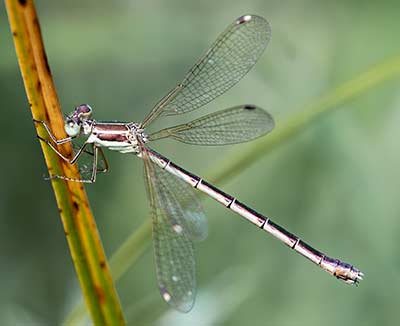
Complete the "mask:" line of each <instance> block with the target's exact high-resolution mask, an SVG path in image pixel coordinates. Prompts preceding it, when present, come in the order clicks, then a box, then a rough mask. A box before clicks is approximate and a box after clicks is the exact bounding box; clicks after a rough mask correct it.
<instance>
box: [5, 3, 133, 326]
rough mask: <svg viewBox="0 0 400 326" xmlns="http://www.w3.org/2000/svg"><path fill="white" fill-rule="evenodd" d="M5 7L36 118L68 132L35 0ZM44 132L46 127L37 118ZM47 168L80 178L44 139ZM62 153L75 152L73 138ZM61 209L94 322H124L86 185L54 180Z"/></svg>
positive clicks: (59, 133)
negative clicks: (48, 59)
mask: <svg viewBox="0 0 400 326" xmlns="http://www.w3.org/2000/svg"><path fill="white" fill-rule="evenodd" d="M5 3H6V8H7V13H8V18H9V23H10V28H11V31H12V34H13V39H14V44H15V49H16V53H17V58H18V62H19V66H20V69H21V74H22V78H23V80H24V85H25V90H26V93H27V97H28V101H29V106H30V108H31V110H32V115H33V117H34V119H36V120H42V121H45V122H46V123H47V124H48V125H49V127H50V128H51V130H53V131H54V132H55V134H56V136H57V137H59V138H63V137H65V133H64V120H63V116H62V113H61V109H60V104H59V101H58V97H57V94H56V91H55V87H54V83H53V80H52V77H51V72H50V67H49V64H48V61H47V57H46V53H45V50H44V45H43V40H42V37H41V33H40V27H39V20H38V17H37V14H36V10H35V6H34V3H33V1H32V0H19V1H16V0H6V1H5ZM36 127H37V132H38V134H40V135H41V136H43V137H44V138H45V137H46V136H47V135H46V133H45V132H44V129H43V128H42V127H41V126H40V124H37V126H36ZM41 145H42V149H43V153H44V157H45V160H46V164H47V166H48V170H49V173H50V174H52V175H54V174H57V175H68V176H70V177H72V178H79V171H78V169H77V167H76V166H75V165H71V164H68V163H67V162H65V161H63V160H62V159H61V158H60V157H59V156H58V155H56V154H55V153H54V152H53V151H52V150H51V149H50V148H49V147H48V146H47V145H46V144H43V143H41ZM61 150H62V151H63V152H64V153H69V154H70V155H71V154H72V147H71V145H70V144H66V145H63V146H62V147H61ZM52 186H53V190H54V194H55V197H56V201H57V206H58V210H59V212H60V216H61V220H62V223H63V226H64V231H65V235H66V238H67V241H68V245H69V248H70V252H71V256H72V260H73V263H74V266H75V270H76V273H77V275H78V279H79V282H80V285H81V288H82V292H83V296H84V298H85V301H86V305H87V307H88V310H89V312H90V315H91V317H92V321H93V323H94V324H96V325H125V320H124V317H123V314H122V308H121V305H120V303H119V299H118V296H117V293H116V291H115V288H114V284H113V282H112V278H111V274H110V272H109V268H108V264H107V261H106V256H105V254H104V250H103V246H102V244H101V240H100V237H99V234H98V231H97V227H96V223H95V221H94V218H93V215H92V212H91V210H90V207H89V203H88V200H87V197H86V193H85V191H84V188H83V185H82V184H80V183H76V182H66V181H64V180H59V179H55V180H53V181H52Z"/></svg>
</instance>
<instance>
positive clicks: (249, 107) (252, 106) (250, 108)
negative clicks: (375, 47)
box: [243, 104, 256, 110]
mask: <svg viewBox="0 0 400 326" xmlns="http://www.w3.org/2000/svg"><path fill="white" fill-rule="evenodd" d="M243 109H245V110H255V109H256V106H255V105H249V104H246V105H245V106H243Z"/></svg>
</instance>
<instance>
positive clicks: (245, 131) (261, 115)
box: [149, 105, 274, 145]
mask: <svg viewBox="0 0 400 326" xmlns="http://www.w3.org/2000/svg"><path fill="white" fill-rule="evenodd" d="M273 128H274V119H273V118H272V116H271V115H270V114H269V113H268V112H266V111H264V110H263V109H261V108H259V107H257V106H254V105H240V106H235V107H232V108H229V109H226V110H222V111H219V112H216V113H212V114H209V115H206V116H204V117H201V118H199V119H196V120H193V121H191V122H189V123H185V124H182V125H178V126H175V127H171V128H166V129H163V130H160V131H158V132H155V133H153V134H151V135H150V136H149V140H157V139H161V138H167V137H170V138H173V139H175V140H178V141H181V142H184V143H188V144H193V145H227V144H236V143H242V142H245V141H249V140H252V139H254V138H257V137H260V136H262V135H264V134H266V133H268V132H270V131H271V130H272V129H273Z"/></svg>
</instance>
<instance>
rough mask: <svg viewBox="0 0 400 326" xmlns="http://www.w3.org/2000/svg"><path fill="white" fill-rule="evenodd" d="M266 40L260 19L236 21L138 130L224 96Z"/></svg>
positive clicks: (267, 29) (248, 17)
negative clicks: (157, 119)
mask: <svg viewBox="0 0 400 326" xmlns="http://www.w3.org/2000/svg"><path fill="white" fill-rule="evenodd" d="M270 37H271V29H270V26H269V23H268V22H267V21H266V20H265V19H264V18H262V17H259V16H255V15H246V16H242V17H239V18H238V19H236V20H235V21H234V22H233V23H232V24H231V25H229V26H228V28H227V29H226V30H225V31H224V32H223V33H222V34H221V35H220V36H219V37H218V38H217V40H216V41H215V42H214V44H213V45H212V46H211V48H210V49H209V50H208V51H207V52H206V53H205V55H204V56H203V57H202V58H201V59H200V60H199V61H198V62H197V63H196V64H195V65H194V66H193V67H192V68H191V69H190V71H189V72H188V73H187V75H186V77H185V78H184V80H183V81H182V82H181V83H180V84H179V85H178V86H177V87H176V88H175V89H174V90H172V91H171V92H170V93H169V94H168V95H167V96H166V97H164V98H163V99H162V100H161V101H160V102H159V103H158V104H157V105H156V106H155V107H154V108H153V110H152V111H151V112H150V113H149V115H148V116H147V117H146V118H145V119H144V121H143V124H142V126H143V127H145V126H147V125H148V124H149V123H150V122H151V121H153V120H154V119H155V118H156V117H158V116H159V115H160V114H164V115H174V114H181V113H185V112H189V111H193V110H195V109H197V108H199V107H201V106H203V105H205V104H206V103H208V102H210V101H212V100H213V99H215V98H216V97H218V96H219V95H221V94H223V93H224V92H226V91H227V90H228V89H229V88H231V87H232V86H233V85H235V84H236V83H237V82H238V81H239V80H240V79H241V78H242V77H243V76H244V75H245V74H246V73H247V72H248V71H249V70H250V69H251V68H252V67H253V66H254V64H255V63H256V62H257V60H258V58H259V57H260V55H261V54H262V53H263V51H264V49H265V47H266V46H267V44H268V42H269V40H270Z"/></svg>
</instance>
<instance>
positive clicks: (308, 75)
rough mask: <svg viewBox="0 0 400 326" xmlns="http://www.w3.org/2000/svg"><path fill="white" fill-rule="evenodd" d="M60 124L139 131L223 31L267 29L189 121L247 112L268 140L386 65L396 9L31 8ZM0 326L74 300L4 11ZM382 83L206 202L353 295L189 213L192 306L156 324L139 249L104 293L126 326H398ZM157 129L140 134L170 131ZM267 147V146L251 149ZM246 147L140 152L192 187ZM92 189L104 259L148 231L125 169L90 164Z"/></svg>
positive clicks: (394, 88)
mask: <svg viewBox="0 0 400 326" xmlns="http://www.w3.org/2000/svg"><path fill="white" fill-rule="evenodd" d="M36 5H37V10H38V14H39V18H40V21H41V28H42V33H43V37H44V41H45V45H46V49H47V54H48V57H49V62H50V66H51V69H52V72H53V76H54V79H55V83H56V86H57V90H58V94H59V97H60V101H61V103H62V106H63V110H64V112H65V113H69V112H70V111H71V110H72V109H73V107H74V106H75V105H78V104H80V103H90V104H91V105H92V107H93V108H94V109H95V118H97V119H99V120H102V119H103V120H110V119H118V120H128V121H131V120H133V121H140V120H141V119H142V118H143V117H144V116H145V114H146V112H148V111H149V110H150V109H151V107H152V106H153V105H154V104H155V103H156V102H157V100H158V99H159V98H160V97H162V96H163V95H164V94H165V93H166V92H167V91H168V90H169V89H170V88H172V87H173V86H175V84H176V83H177V82H179V81H180V80H181V79H182V77H183V76H184V74H185V72H186V71H187V70H188V69H189V68H190V66H191V65H192V64H193V63H194V62H195V61H196V60H197V59H198V57H199V56H200V55H201V54H202V53H203V52H204V51H205V50H206V49H207V47H208V46H209V45H210V44H211V42H212V41H213V40H214V39H215V38H216V37H217V35H218V34H219V33H220V32H222V30H223V29H224V28H225V27H226V26H227V25H228V24H229V23H230V22H231V21H233V19H235V18H236V17H238V16H240V15H242V14H245V13H255V14H258V15H260V16H263V17H265V18H267V19H268V20H269V21H270V23H271V25H272V33H273V34H272V41H271V42H270V44H269V46H268V49H267V51H266V53H265V55H263V56H262V58H261V60H260V61H259V63H258V64H257V66H256V68H255V69H253V70H252V71H251V72H250V73H249V74H248V76H247V77H246V78H245V79H244V80H243V81H242V82H240V83H239V84H238V85H237V86H236V87H235V88H234V89H232V90H231V91H229V92H228V93H227V94H225V95H224V96H222V97H221V98H219V99H217V100H216V101H214V102H213V103H211V104H210V105H208V106H207V107H206V108H205V109H202V112H198V113H197V114H193V115H188V116H187V117H184V118H186V120H189V119H191V118H193V117H198V116H199V115H201V113H203V114H204V113H206V112H211V111H214V110H216V109H222V108H225V107H229V106H233V105H235V104H239V103H254V104H257V105H259V106H261V107H264V108H265V109H267V110H268V111H270V112H271V113H272V114H273V115H274V117H275V118H276V121H277V127H278V128H279V126H280V125H281V124H283V123H284V121H285V119H286V118H288V117H290V116H291V115H293V114H295V113H296V112H299V111H301V110H302V108H303V107H305V106H307V105H308V104H310V103H313V102H314V101H316V100H317V99H318V98H319V97H320V96H321V95H322V94H325V93H327V92H329V91H331V90H332V89H334V88H335V87H336V86H338V85H340V84H341V83H343V82H345V81H347V80H349V79H351V78H353V77H356V76H358V75H359V74H360V73H362V72H364V71H365V70H367V69H368V68H369V67H371V66H373V65H375V64H377V63H380V62H383V61H384V60H387V59H389V58H391V57H393V56H397V55H398V56H400V42H399V33H398V31H399V30H400V20H399V19H398V9H399V4H398V1H380V2H377V1H376V2H373V1H357V0H353V1H335V2H327V1H306V0H301V1H287V0H279V1H276V0H273V1H272V0H271V1H265V0H246V1H226V0H223V1H183V0H172V1H171V0H170V1H146V0H140V1H128V0H123V1H99V0H97V1H77V0H73V1H56V2H55V1H36ZM0 44H1V51H0V96H1V108H2V109H1V112H2V119H1V125H2V136H1V138H0V146H1V149H2V155H1V156H2V159H1V160H0V171H1V183H0V280H1V286H0V288H1V291H0V324H1V325H24V324H29V325H35V324H37V325H56V324H59V323H60V322H61V321H62V320H63V319H64V318H65V316H66V315H67V314H68V312H69V311H70V309H71V308H72V307H74V306H75V305H76V303H77V302H78V301H79V298H80V289H79V285H78V282H77V280H76V277H75V272H74V270H73V266H72V263H71V258H70V256H69V252H68V247H67V243H66V240H65V237H64V233H63V229H62V225H61V222H60V219H59V216H58V212H57V208H56V205H55V201H54V195H53V192H52V189H51V186H50V184H49V183H48V182H45V181H43V179H42V175H43V174H44V173H45V172H46V167H45V164H44V160H43V156H42V153H41V150H40V147H39V143H38V141H37V140H36V138H35V130H34V126H33V123H32V121H31V114H30V111H29V106H28V104H27V99H26V95H25V91H24V88H23V83H22V79H21V76H20V72H19V68H18V66H17V60H16V57H15V51H14V46H13V43H12V38H11V36H10V32H9V28H8V26H7V17H6V14H5V10H4V4H2V5H1V10H0ZM399 86H400V83H399V80H396V79H395V80H391V81H388V82H386V83H384V84H380V85H379V86H378V87H373V88H372V89H370V90H369V91H368V92H366V93H364V94H362V95H361V96H360V97H358V98H356V99H354V100H352V101H350V102H346V103H344V104H343V105H341V107H340V109H339V110H336V111H334V112H332V113H329V114H327V115H324V116H323V117H322V118H321V119H318V120H317V121H315V122H314V123H312V124H311V125H309V126H307V128H305V129H306V130H304V132H302V133H301V134H299V135H298V136H296V137H295V138H293V139H291V140H290V141H287V142H285V143H284V144H282V145H280V146H279V148H276V149H275V150H274V151H272V152H269V153H266V155H264V156H263V157H262V159H260V160H258V161H256V162H254V164H253V165H252V166H251V167H250V168H249V169H244V170H243V171H242V172H241V174H240V176H237V177H235V178H233V179H232V180H230V181H229V182H228V183H225V184H224V185H221V186H222V188H223V189H224V190H225V191H227V192H229V193H231V194H233V195H235V196H237V197H238V198H239V199H240V200H241V201H243V202H245V203H247V204H248V205H250V206H252V207H253V208H255V209H256V210H258V211H260V212H262V213H264V214H267V215H269V216H271V217H272V218H273V220H274V221H276V222H278V223H279V224H281V225H283V226H285V227H287V228H288V229H289V230H290V231H291V232H293V233H295V234H297V235H299V236H300V237H302V238H303V239H304V240H305V241H307V242H308V243H310V244H312V245H313V246H315V247H316V248H318V249H320V250H322V251H324V252H326V253H327V254H329V255H330V256H332V257H337V258H341V259H344V260H345V261H350V262H351V263H353V264H355V265H356V266H357V267H359V268H360V269H362V270H363V271H364V272H365V274H366V276H365V280H364V281H363V282H362V283H361V285H360V286H359V287H357V288H356V287H350V286H347V285H345V284H342V283H341V282H339V281H337V280H335V279H334V278H332V277H330V276H329V275H328V274H326V273H325V272H323V271H321V270H319V269H318V268H316V267H315V266H313V265H312V264H311V263H309V262H307V261H306V260H305V259H303V258H302V257H300V256H298V255H296V254H294V253H292V252H291V251H290V250H289V249H288V248H286V247H285V246H284V245H282V244H281V243H279V241H277V240H275V239H273V238H272V237H270V236H268V235H266V234H265V233H264V232H261V231H258V230H257V229H256V228H255V227H254V226H252V225H250V224H249V223H247V222H245V221H243V220H242V219H241V218H239V217H238V216H235V215H234V214H233V213H231V212H229V211H228V210H226V209H224V208H223V207H221V206H220V205H218V204H216V203H215V202H213V201H212V200H208V199H206V200H205V201H204V208H205V211H206V214H207V216H208V220H209V228H210V234H209V238H208V239H207V240H206V241H205V242H202V243H200V244H198V245H197V247H196V249H197V267H198V273H197V276H198V297H197V302H196V305H195V307H194V309H193V311H192V312H191V313H189V314H187V315H182V314H180V313H177V312H174V311H171V310H169V309H168V306H167V305H166V304H165V303H164V302H163V301H162V299H161V297H160V296H159V293H158V288H157V285H156V278H155V271H154V262H153V257H152V250H151V247H148V249H147V251H146V253H145V255H143V256H142V257H141V258H140V259H139V261H138V262H137V263H136V265H135V266H134V267H133V268H131V269H130V270H129V272H128V273H127V274H126V275H125V276H124V277H123V278H122V279H121V280H120V281H119V282H118V284H117V287H118V292H119V294H120V297H121V300H122V303H123V306H124V309H125V313H126V316H127V318H128V320H129V321H130V323H131V324H139V325H149V324H157V325H215V324H226V325H244V324H250V325H265V324H269V325H294V324H297V325H322V324H323V325H338V324H342V325H378V324H380V325H383V324H389V325H390V324H394V323H396V322H397V321H398V319H399V310H398V306H399V296H400V258H399V257H400V250H399V246H398V244H397V240H398V234H399V233H400V223H399V221H398V218H399V211H400V200H399V188H400V169H399V166H400V153H399V144H398V137H399V124H400V110H399V106H400V93H399V91H398V90H399ZM175 122H176V119H175V118H173V117H172V118H164V119H162V120H161V121H160V122H159V124H158V126H161V125H163V126H166V125H172V124H174V123H175ZM267 137H268V136H267ZM246 146H249V145H248V144H243V145H236V146H228V147H226V148H222V147H218V148H209V147H192V146H190V145H184V144H178V143H176V142H174V141H165V142H160V143H159V144H158V143H157V145H155V148H156V149H158V150H159V151H161V152H162V153H163V154H165V155H166V156H167V157H169V158H171V159H173V160H174V161H175V162H177V163H179V164H181V165H182V166H184V167H186V168H187V169H189V170H191V171H193V172H194V173H196V174H199V175H201V176H207V175H208V174H209V172H211V171H213V170H215V169H217V168H218V169H220V168H221V166H220V164H222V163H221V162H223V159H224V157H226V155H228V153H229V155H232V151H241V150H244V149H245V148H246ZM106 154H109V155H108V159H109V162H110V164H111V171H110V173H109V174H108V175H102V176H100V177H99V178H98V181H97V182H96V184H94V185H89V186H87V187H86V189H87V192H88V194H89V198H90V201H91V205H92V209H93V211H94V215H95V216H96V219H97V223H98V227H99V230H100V233H101V236H102V239H103V243H104V246H105V249H106V252H107V255H108V256H111V254H112V253H113V252H114V251H115V250H116V248H118V246H119V245H120V244H121V243H122V242H123V241H124V239H126V238H127V237H128V235H129V234H131V232H133V231H134V230H135V229H136V228H137V227H138V226H139V225H140V224H141V223H142V222H143V221H144V219H146V218H148V205H147V200H146V198H145V192H144V185H143V180H142V163H141V162H140V160H138V159H136V158H135V157H133V156H129V155H125V156H123V155H120V154H118V153H109V152H108V153H106Z"/></svg>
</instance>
